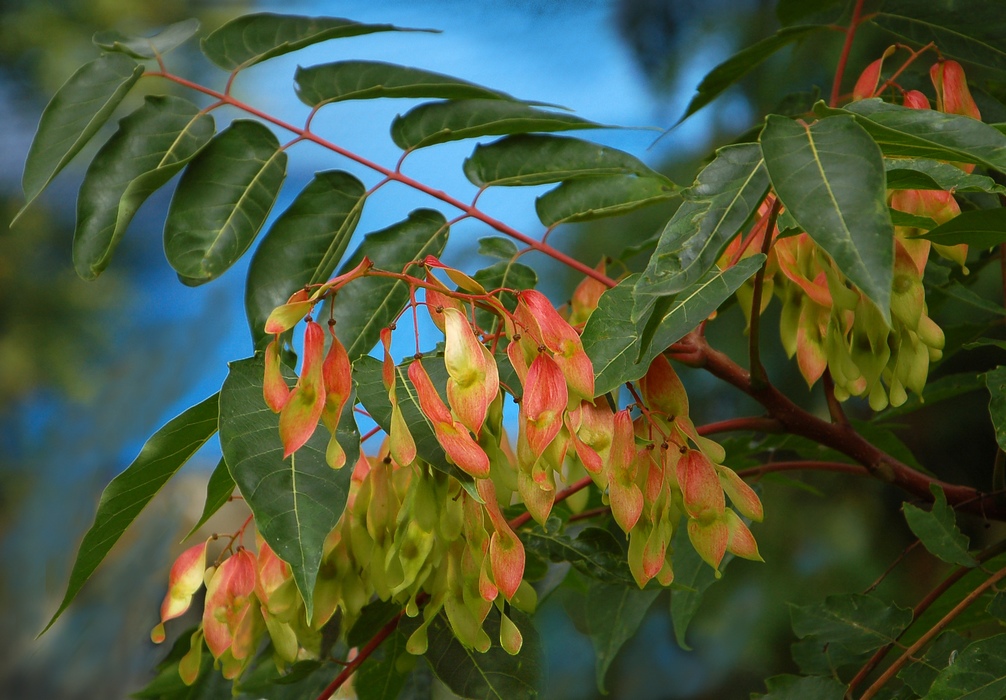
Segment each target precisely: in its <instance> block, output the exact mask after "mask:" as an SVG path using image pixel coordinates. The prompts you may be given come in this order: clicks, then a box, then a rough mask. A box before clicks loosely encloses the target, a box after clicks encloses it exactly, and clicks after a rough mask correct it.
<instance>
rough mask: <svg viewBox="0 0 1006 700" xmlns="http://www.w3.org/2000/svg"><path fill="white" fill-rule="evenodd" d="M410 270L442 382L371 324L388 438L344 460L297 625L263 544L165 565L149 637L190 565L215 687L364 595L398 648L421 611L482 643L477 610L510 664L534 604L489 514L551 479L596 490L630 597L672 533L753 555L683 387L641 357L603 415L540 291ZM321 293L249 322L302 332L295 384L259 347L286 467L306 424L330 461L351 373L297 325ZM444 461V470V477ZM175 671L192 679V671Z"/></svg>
mask: <svg viewBox="0 0 1006 700" xmlns="http://www.w3.org/2000/svg"><path fill="white" fill-rule="evenodd" d="M425 262H426V266H427V275H426V277H425V279H423V280H419V279H416V278H410V280H411V283H412V284H413V285H414V288H415V289H422V290H424V294H425V303H419V302H415V301H414V302H413V303H414V304H415V305H416V306H421V307H425V308H426V311H427V312H428V313H429V316H430V318H431V319H432V321H433V322H434V324H436V326H437V327H438V328H439V329H440V330H441V331H442V332H443V334H444V346H443V352H442V361H443V363H444V367H445V368H446V373H447V380H446V384H445V385H444V386H443V387H438V386H436V385H435V383H434V381H433V379H431V375H430V373H429V372H428V371H427V368H426V366H424V359H425V358H423V357H422V356H420V355H419V354H418V353H417V355H416V357H415V358H411V359H410V360H408V361H407V367H405V366H398V365H396V363H395V361H394V359H393V357H392V352H391V336H392V329H391V328H386V329H384V331H383V332H382V333H381V344H382V347H383V357H384V360H383V363H382V381H383V384H384V388H385V389H386V390H387V392H388V399H389V403H390V406H391V411H390V419H389V420H388V424H387V427H388V430H387V439H386V440H385V441H384V444H383V445H382V447H381V448H380V450H378V452H377V453H376V454H374V455H371V456H366V455H362V454H361V457H360V459H359V460H358V461H357V463H356V464H355V465H353V466H352V468H353V474H352V480H351V487H350V492H349V497H348V501H347V505H346V508H345V511H344V513H343V515H342V518H341V519H340V521H339V522H338V524H337V525H336V527H335V529H334V530H333V531H332V533H331V535H330V536H329V537H328V539H327V541H326V543H325V547H324V553H323V560H322V564H321V567H320V570H319V572H318V578H317V583H316V585H315V589H314V614H313V617H312V618H311V619H310V620H308V619H307V616H306V611H305V607H304V604H303V600H302V598H301V597H300V595H299V593H298V592H297V589H296V584H295V582H294V579H293V576H292V574H291V571H290V568H289V566H287V565H286V564H285V563H284V562H283V561H282V560H280V559H279V558H278V557H277V556H276V555H275V554H274V553H273V551H272V549H271V548H270V547H269V546H268V545H267V544H266V543H265V542H264V541H262V540H261V538H259V541H258V552H259V553H258V555H257V557H256V556H255V555H253V554H251V553H250V552H249V551H248V550H244V549H240V548H239V549H238V551H236V553H234V554H233V555H232V556H230V557H229V558H226V559H224V560H223V562H222V563H221V564H220V565H219V566H218V567H216V568H215V569H211V570H209V571H206V569H205V544H202V545H198V546H197V547H194V548H192V549H190V550H189V551H188V552H186V553H185V554H183V555H182V557H181V558H180V559H179V561H178V563H176V568H175V569H173V570H172V574H171V590H170V591H169V594H168V596H167V598H166V599H165V607H164V609H163V610H162V624H161V625H159V626H158V628H157V629H156V630H155V637H158V638H163V621H165V620H168V619H171V618H173V617H177V616H178V615H180V614H181V613H182V612H184V610H185V609H186V608H187V607H188V605H189V601H190V600H191V598H192V596H193V594H194V593H195V592H196V590H198V588H199V586H200V584H201V583H202V581H203V578H204V572H205V578H206V580H207V582H208V583H207V603H206V609H205V612H204V616H203V624H202V627H201V629H200V631H199V632H197V635H201V637H199V638H198V639H196V638H194V640H193V642H194V643H193V651H192V652H191V653H192V654H198V652H197V651H195V650H196V648H197V647H198V648H201V639H202V638H205V640H206V644H207V646H208V647H209V649H210V652H211V653H212V654H213V656H214V657H215V658H216V659H218V660H219V662H220V664H221V666H222V668H223V671H224V674H225V675H226V676H227V677H229V678H234V677H236V676H237V675H238V674H240V673H241V671H242V670H243V668H244V667H245V666H246V664H247V662H248V661H249V660H250V658H251V657H252V656H253V653H252V652H253V651H254V650H255V649H256V648H257V646H258V645H259V643H260V641H261V640H262V639H263V638H264V636H265V635H266V634H268V636H269V638H270V639H271V641H272V644H273V647H274V650H275V654H276V656H277V658H278V660H280V661H281V662H282V663H286V664H289V663H293V662H295V661H298V660H302V659H306V658H317V656H318V655H319V653H321V639H322V637H321V629H322V627H323V626H324V625H325V624H326V623H327V622H328V621H329V620H330V619H331V618H332V616H333V615H334V614H335V613H336V611H339V612H340V614H341V625H342V629H349V628H350V627H351V626H352V624H353V622H354V621H355V620H357V619H359V616H360V615H361V611H362V610H363V608H364V606H365V605H367V604H368V603H369V602H371V601H372V600H374V599H375V598H376V599H379V600H382V601H393V602H395V603H397V604H399V605H401V606H402V607H403V609H404V610H405V614H406V615H408V616H409V617H419V616H420V615H421V616H422V618H421V622H420V623H419V624H418V626H415V625H413V626H414V627H415V628H414V629H413V631H412V632H411V633H410V637H409V639H408V644H407V649H408V650H409V651H410V652H412V653H414V654H421V653H423V652H425V651H426V648H427V630H428V628H429V626H430V624H432V623H433V621H434V620H435V619H437V617H438V616H442V618H443V619H445V620H446V621H447V623H449V625H450V626H451V628H452V629H453V632H454V634H455V636H456V637H457V639H458V640H459V641H461V642H462V643H463V644H464V645H465V646H467V647H470V648H473V649H476V650H479V651H483V652H484V651H486V650H488V649H489V647H490V645H491V644H492V643H493V640H491V639H490V638H489V636H488V635H487V633H486V632H485V630H484V629H483V627H484V622H485V620H486V618H487V616H488V615H489V613H490V611H491V610H492V609H493V608H494V607H495V608H496V609H497V610H498V612H499V615H500V619H501V625H500V635H499V640H498V641H499V644H500V646H501V647H502V648H503V649H505V650H506V651H508V652H510V653H511V654H516V653H517V652H518V651H519V650H520V648H521V644H522V638H521V634H520V631H519V629H518V628H517V626H516V625H515V624H514V623H513V622H512V620H511V619H510V616H509V614H508V613H509V611H510V606H514V607H516V608H518V609H521V610H524V611H532V610H533V609H534V607H535V604H536V594H535V591H534V589H533V588H532V587H531V586H530V584H529V583H528V582H527V581H526V580H525V579H524V569H525V551H524V546H523V544H522V542H521V540H520V538H519V537H518V535H517V533H516V532H515V530H514V528H513V526H512V525H511V523H510V522H509V521H508V520H507V518H506V516H505V515H504V513H503V508H506V507H509V506H511V505H513V504H517V503H519V504H522V505H523V507H524V508H525V509H526V510H527V512H528V513H529V514H530V515H531V517H533V518H534V519H535V520H536V521H538V522H539V523H542V524H544V523H545V521H546V520H547V519H548V517H549V515H550V514H551V512H552V509H553V506H554V504H555V503H556V497H557V493H558V491H559V490H560V489H561V487H563V486H565V485H568V484H570V483H572V482H573V481H574V480H576V479H578V478H581V477H582V478H583V481H584V483H590V481H592V482H593V483H594V484H596V486H597V487H598V489H599V490H600V492H601V494H602V499H603V502H604V503H605V504H607V505H609V506H610V509H611V512H612V515H613V516H614V519H615V521H616V522H617V524H618V525H619V527H620V528H621V529H622V530H623V531H624V532H625V533H626V535H627V537H628V554H627V559H628V565H629V568H630V570H631V572H632V575H633V576H634V578H635V579H636V581H637V583H638V584H639V586H640V587H642V586H645V585H646V584H647V583H648V582H649V581H650V580H651V579H656V580H657V581H659V582H660V583H661V584H662V585H669V584H670V583H671V581H672V580H673V577H674V572H673V561H672V552H671V551H670V547H669V545H670V541H671V538H672V536H673V535H674V532H675V531H676V529H677V528H678V527H679V526H681V524H682V523H684V524H685V527H686V528H687V532H688V535H689V538H690V540H691V542H692V544H693V546H694V547H695V549H696V551H697V552H698V553H699V554H700V555H701V556H702V558H703V559H704V560H705V561H707V562H709V564H710V565H711V566H713V567H714V568H717V567H718V566H719V564H720V562H721V561H722V558H723V556H724V555H725V553H726V552H727V551H731V552H734V553H735V554H737V555H739V556H743V557H748V558H751V559H760V557H759V555H758V549H757V545H756V544H755V541H754V538H753V537H752V535H751V532H750V531H749V530H748V528H747V526H746V524H745V522H744V520H743V519H742V517H743V518H748V519H752V520H760V519H761V517H762V508H761V503H760V501H759V499H758V496H757V495H756V494H755V493H754V491H753V490H751V488H750V487H748V486H747V485H746V484H745V483H744V482H743V481H742V480H741V479H740V478H739V477H738V476H737V475H736V474H735V473H734V472H733V471H731V470H730V469H729V468H727V467H725V466H723V464H722V462H723V460H724V457H725V455H724V451H723V449H722V448H721V447H720V446H719V445H718V444H717V443H715V442H714V441H712V440H710V439H707V438H704V437H702V436H700V435H699V434H698V432H697V431H696V429H695V426H694V425H693V423H692V421H691V419H690V418H689V417H688V399H687V396H686V395H685V390H684V387H683V386H682V384H681V382H680V380H679V379H678V376H677V374H676V373H675V372H674V370H673V368H672V367H671V365H670V363H669V362H668V360H667V359H666V358H664V357H663V356H658V357H657V359H656V360H655V361H654V362H653V364H652V365H651V367H650V368H649V372H648V373H647V374H646V376H645V377H644V378H643V379H642V380H640V382H639V392H640V396H641V398H640V400H639V401H637V402H636V403H634V404H632V405H630V406H626V407H624V408H622V409H620V410H617V408H615V407H613V404H612V402H611V400H612V399H610V398H609V397H604V396H602V397H599V398H598V397H595V396H594V371H593V367H592V365H591V362H590V359H589V358H588V357H587V354H586V353H585V351H584V349H583V346H582V344H581V342H580V336H579V334H578V333H577V331H576V329H575V328H574V327H573V326H572V325H571V324H570V322H569V321H568V320H567V319H566V318H564V317H563V316H562V314H560V313H559V311H558V310H557V309H556V308H555V307H554V306H553V305H552V303H551V302H550V301H549V300H548V299H547V298H546V297H545V296H544V295H543V294H541V293H539V292H537V291H534V290H523V291H516V290H508V292H507V293H508V294H511V295H512V298H515V299H516V305H515V307H512V308H513V310H512V311H511V310H509V309H508V307H507V306H506V305H505V304H504V303H503V302H502V301H501V299H500V297H501V291H500V290H496V291H494V292H486V290H484V289H482V288H481V286H479V285H478V283H477V282H475V281H474V280H472V279H471V278H469V277H467V276H466V275H464V274H463V273H461V272H459V271H457V270H451V269H448V268H444V266H443V265H442V264H441V263H440V262H439V261H437V260H436V259H428V260H427V261H425ZM436 269H441V270H446V272H447V274H448V276H449V277H450V278H451V279H452V280H454V281H455V282H456V283H457V284H458V285H459V287H460V289H454V290H452V289H449V288H448V287H447V286H446V285H444V284H443V283H441V282H440V281H438V280H437V279H436V278H435V277H434V276H433V274H432V271H433V270H436ZM589 285H590V283H589V282H586V281H585V282H584V283H583V284H582V285H581V287H580V288H578V289H577V291H576V293H575V294H574V298H575V299H576V300H577V304H576V309H574V312H575V313H576V314H578V315H579V316H580V317H581V320H580V322H582V320H585V317H586V316H589V314H590V312H591V311H592V309H593V308H594V307H596V305H597V299H598V297H599V296H600V291H599V290H596V289H593V288H591V287H590V286H589ZM335 287H336V285H333V284H332V283H329V285H327V287H326V288H327V289H332V288H335ZM323 298H324V294H319V293H318V292H317V291H316V292H315V293H314V294H313V295H309V294H308V293H307V292H298V294H296V295H294V298H292V299H291V300H290V302H288V303H287V304H285V305H283V306H281V307H279V308H278V309H277V310H276V312H275V313H274V314H273V315H272V316H271V317H270V321H269V325H268V326H267V328H268V330H269V331H270V332H275V333H277V334H279V333H283V332H286V331H288V330H289V329H291V328H293V327H294V326H295V325H296V324H298V323H299V322H300V320H301V319H303V318H304V317H305V316H306V317H307V320H306V323H305V328H304V345H303V360H302V366H301V371H300V374H299V377H298V379H297V382H296V384H295V386H294V387H293V388H291V387H289V385H288V384H287V381H286V380H285V379H284V376H283V373H282V371H281V369H280V350H279V337H278V336H277V339H276V340H275V341H274V342H273V343H272V344H271V345H270V346H269V349H268V350H267V352H266V358H265V377H264V383H263V395H264V399H265V402H266V404H267V405H268V406H269V407H270V408H271V409H272V410H273V411H275V412H277V413H279V415H280V420H279V425H280V437H281V439H282V442H283V446H284V456H288V455H290V454H292V453H294V452H295V451H296V450H298V449H299V448H300V447H302V446H303V445H304V444H305V443H306V442H307V440H308V439H309V438H310V436H311V435H312V433H313V432H314V430H315V429H316V426H317V424H318V422H319V421H320V422H322V423H324V424H325V426H326V427H327V428H328V430H329V431H330V433H331V434H332V436H333V437H332V439H331V443H330V447H329V450H328V453H327V457H328V461H329V464H330V465H331V466H332V467H334V468H341V467H343V465H344V464H345V460H346V457H345V451H344V450H343V448H342V446H341V445H340V444H339V442H338V440H336V438H335V429H336V425H337V424H338V422H339V420H340V416H341V413H342V411H343V410H345V404H346V402H347V399H348V397H349V395H350V393H351V389H352V375H351V367H350V362H349V358H348V356H347V354H346V351H345V349H343V347H342V345H341V343H340V342H339V340H338V338H337V337H336V336H335V334H334V333H331V338H330V340H329V341H328V349H327V350H326V349H325V333H324V332H323V329H322V327H321V325H319V324H318V323H317V322H315V321H314V320H312V319H311V318H310V316H308V314H309V313H310V312H311V311H312V308H313V307H314V305H315V304H317V303H318V302H319V301H321V300H322V299H323ZM476 303H477V304H478V305H479V307H480V308H482V309H488V310H491V311H493V312H494V313H495V316H496V318H497V319H498V322H497V323H495V324H494V325H498V327H499V328H500V329H501V330H500V333H499V334H496V335H493V334H491V333H489V332H487V331H485V330H483V329H481V328H479V327H478V326H477V325H476V324H475V323H474V322H473V320H472V319H473V318H474V314H473V311H474V304H476ZM499 342H506V343H507V347H506V355H507V361H508V362H509V363H510V365H511V366H512V369H513V374H514V375H515V376H516V378H517V383H518V386H512V387H507V386H504V385H503V384H501V381H500V372H499V368H498V366H497V360H496V355H494V353H493V352H491V351H490V348H489V345H495V344H497V343H499ZM437 361H438V362H439V361H440V359H439V358H437ZM403 370H404V371H403ZM402 382H407V384H408V386H407V387H405V388H407V389H408V392H407V394H408V395H409V396H414V397H415V401H416V403H417V404H418V406H419V408H420V410H421V412H422V414H423V416H424V417H425V419H426V422H427V423H428V425H429V426H430V427H431V429H432V432H433V435H434V436H435V437H436V440H437V443H438V444H439V446H440V447H441V448H442V450H443V453H444V454H445V455H446V459H447V463H445V464H431V463H429V462H428V461H427V460H426V459H424V458H423V457H422V456H420V455H419V451H418V450H417V446H416V438H415V436H414V435H413V429H414V428H415V426H413V427H412V428H410V425H409V423H408V421H407V420H406V418H405V414H404V412H403V411H402V406H401V405H400V401H401V396H402V394H401V393H400V392H399V388H400V384H401V383H402ZM505 393H510V394H511V395H513V396H514V397H515V398H517V399H518V403H519V410H518V414H517V419H516V422H517V438H516V441H515V444H514V445H511V443H510V440H509V438H508V436H507V432H506V429H505V428H504V425H503V423H504V420H503V408H502V407H503V399H504V394H505ZM444 397H446V400H445V398H444ZM284 458H285V457H284ZM452 466H453V467H456V468H457V469H458V470H460V471H454V472H453V473H449V472H450V471H451V468H452ZM586 475H589V477H590V481H587V480H586ZM728 498H729V501H730V502H731V503H732V504H733V508H731V507H729V506H727V499H728ZM176 569H177V571H176ZM193 663H194V665H193ZM185 668H186V669H190V670H191V669H198V661H197V660H196V661H195V662H193V661H191V660H190V661H189V662H188V663H187V664H186V665H185ZM184 675H185V672H183V676H184ZM187 680H189V678H188V677H187Z"/></svg>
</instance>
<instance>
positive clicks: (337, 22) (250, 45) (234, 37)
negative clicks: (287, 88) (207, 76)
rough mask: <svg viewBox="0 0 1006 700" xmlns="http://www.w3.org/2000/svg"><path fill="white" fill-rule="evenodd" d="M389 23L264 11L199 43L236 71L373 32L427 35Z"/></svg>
mask: <svg viewBox="0 0 1006 700" xmlns="http://www.w3.org/2000/svg"><path fill="white" fill-rule="evenodd" d="M428 31H431V30H429V29H405V28H402V27H395V26H393V25H390V24H362V23H360V22H353V21H352V20H348V19H339V18H337V17H300V16H297V15H277V14H271V13H268V12H261V13H258V14H251V15H245V16H243V17H238V18H237V19H235V20H232V21H230V22H228V23H227V24H225V25H223V26H222V27H220V28H219V29H217V30H216V31H215V32H213V33H212V34H210V35H209V36H208V37H206V38H205V39H203V40H202V42H201V43H200V46H201V48H202V50H203V53H204V54H206V57H207V58H208V59H210V60H211V61H213V62H214V63H215V64H217V65H218V66H220V67H221V68H223V69H225V70H231V71H233V70H239V69H241V68H247V67H248V66H252V65H255V64H256V63H261V62H262V61H266V60H268V59H270V58H275V57H276V56H282V55H283V54H285V53H291V52H293V51H299V50H300V49H303V48H305V47H307V46H311V45H312V44H317V43H320V42H322V41H328V40H329V39H342V38H345V37H350V36H360V35H363V34H373V33H374V32H428Z"/></svg>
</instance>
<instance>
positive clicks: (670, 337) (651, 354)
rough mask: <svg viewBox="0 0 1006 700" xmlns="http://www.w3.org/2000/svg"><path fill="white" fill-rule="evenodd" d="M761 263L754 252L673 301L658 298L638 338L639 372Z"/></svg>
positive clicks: (706, 315)
mask: <svg viewBox="0 0 1006 700" xmlns="http://www.w3.org/2000/svg"><path fill="white" fill-rule="evenodd" d="M764 263H765V256H764V255H763V254H761V253H756V254H755V255H751V256H748V257H746V258H744V259H743V260H740V261H738V262H737V264H736V265H734V266H733V267H728V268H727V269H726V270H719V269H713V270H711V271H709V272H707V273H706V274H704V275H702V277H700V278H699V279H698V281H697V282H696V283H695V284H693V285H691V286H690V287H688V288H686V289H684V290H682V291H681V292H680V293H679V294H677V295H675V296H674V297H673V298H672V297H660V298H659V299H658V301H657V303H656V304H655V305H654V309H653V313H652V314H651V315H650V317H649V319H647V320H646V323H645V325H644V326H643V330H642V333H641V334H640V338H639V355H638V356H637V358H636V361H637V362H639V363H641V364H642V366H643V373H644V374H645V373H646V369H648V368H649V366H650V362H652V361H653V358H655V357H656V356H657V355H659V354H660V353H662V352H663V351H664V350H665V349H667V348H668V347H670V345H671V344H672V343H676V342H678V341H679V340H681V339H682V338H684V337H685V336H686V335H688V333H690V332H691V331H693V330H694V329H695V328H697V327H698V325H699V324H700V323H702V322H703V321H705V320H706V319H707V318H709V316H710V315H711V314H712V313H713V312H714V311H716V309H718V308H720V306H721V305H722V304H723V302H724V301H726V300H727V299H729V298H730V295H732V294H733V293H734V292H736V291H737V289H738V288H739V287H740V286H741V285H742V284H744V282H746V281H747V280H749V279H750V278H751V277H752V276H753V275H754V274H755V273H756V272H758V270H759V268H761V266H762V265H763V264H764ZM640 376H642V375H640Z"/></svg>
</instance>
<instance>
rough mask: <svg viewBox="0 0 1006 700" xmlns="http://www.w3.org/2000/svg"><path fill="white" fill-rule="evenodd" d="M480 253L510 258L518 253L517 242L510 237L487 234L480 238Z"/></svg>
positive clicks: (490, 256)
mask: <svg viewBox="0 0 1006 700" xmlns="http://www.w3.org/2000/svg"><path fill="white" fill-rule="evenodd" d="M479 255H485V256H486V257H489V258H500V259H501V260H510V259H511V258H513V257H514V256H515V255H517V244H516V243H514V242H513V240H512V239H510V238H502V237H500V236H487V237H485V238H480V239H479Z"/></svg>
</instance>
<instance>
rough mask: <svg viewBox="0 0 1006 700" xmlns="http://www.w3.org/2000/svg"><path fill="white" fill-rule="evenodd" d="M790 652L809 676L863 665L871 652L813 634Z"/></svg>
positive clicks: (831, 674) (832, 674)
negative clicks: (849, 648) (855, 649)
mask: <svg viewBox="0 0 1006 700" xmlns="http://www.w3.org/2000/svg"><path fill="white" fill-rule="evenodd" d="M821 495H823V494H821ZM790 653H791V654H792V656H793V661H795V662H796V665H797V666H799V667H800V672H801V673H803V674H804V675H807V676H834V675H836V672H837V671H838V670H839V669H843V668H845V667H847V666H852V665H856V666H862V665H863V662H864V661H866V658H867V657H868V656H869V652H866V653H858V654H854V653H852V652H851V651H849V650H848V649H846V648H845V647H844V646H843V645H841V644H838V643H836V642H823V641H821V640H820V639H818V638H817V637H813V636H812V637H807V638H806V639H801V640H800V641H798V642H794V643H793V644H791V645H790Z"/></svg>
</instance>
